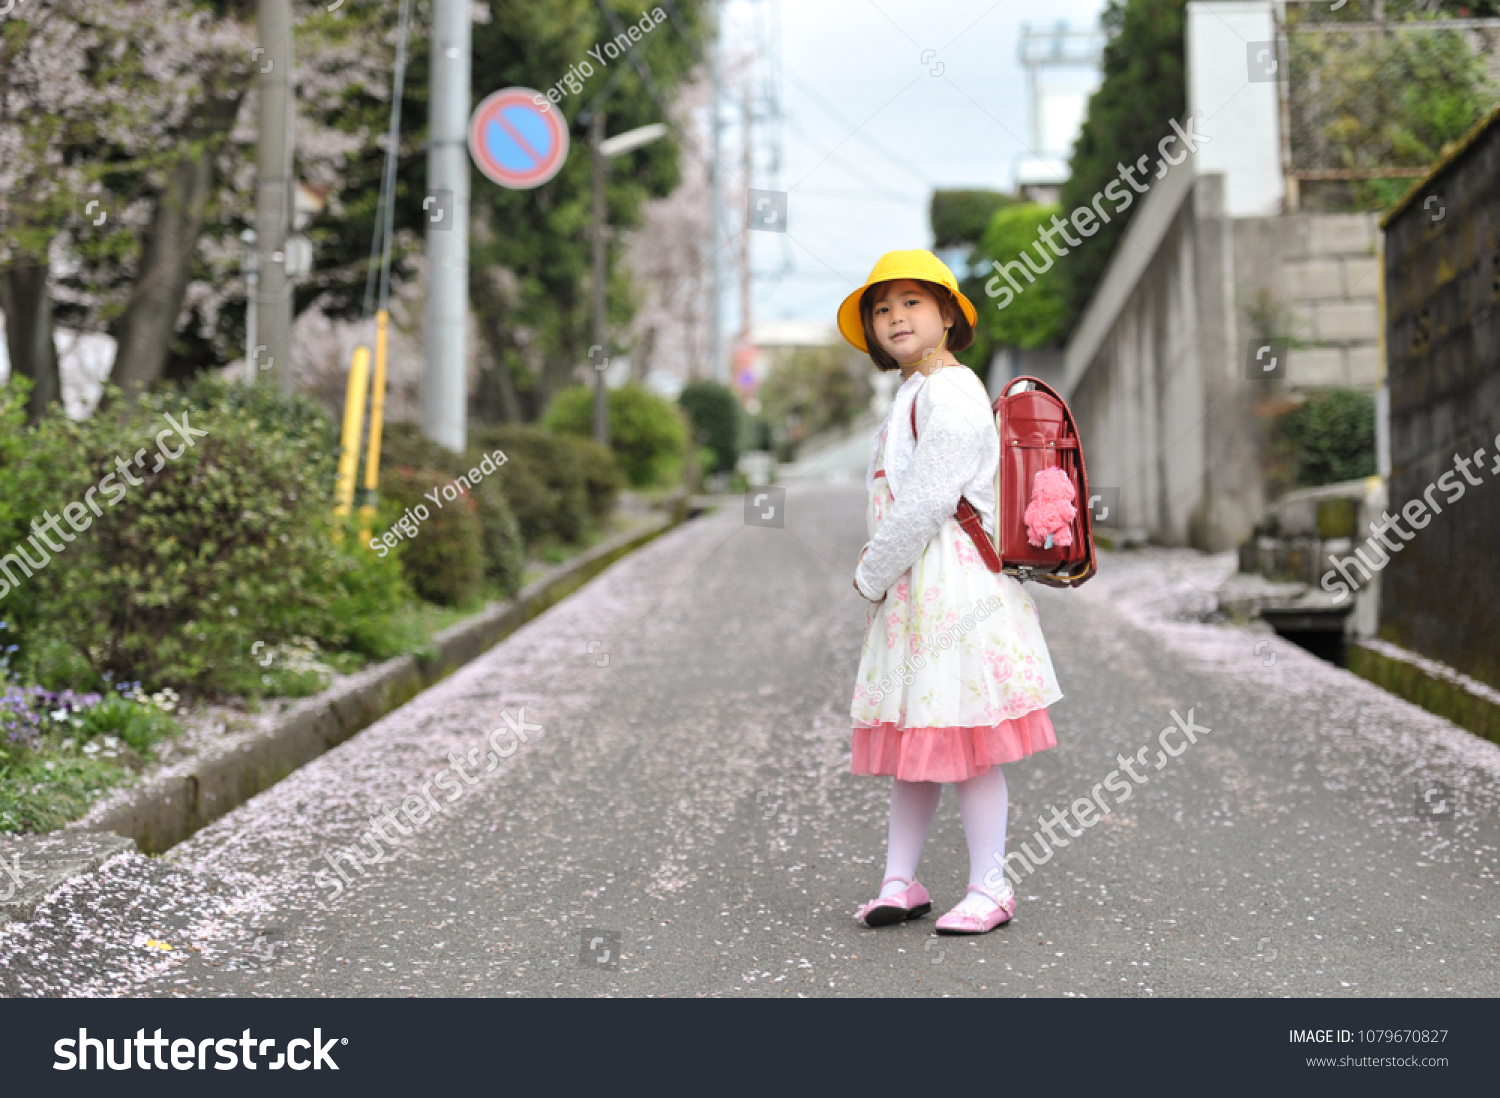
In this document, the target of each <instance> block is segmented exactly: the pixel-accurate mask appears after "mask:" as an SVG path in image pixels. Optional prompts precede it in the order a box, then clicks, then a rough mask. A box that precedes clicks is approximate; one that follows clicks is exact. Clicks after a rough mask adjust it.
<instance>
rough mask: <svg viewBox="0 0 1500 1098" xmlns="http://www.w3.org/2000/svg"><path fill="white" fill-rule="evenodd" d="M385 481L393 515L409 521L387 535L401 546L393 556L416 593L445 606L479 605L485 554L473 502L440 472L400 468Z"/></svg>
mask: <svg viewBox="0 0 1500 1098" xmlns="http://www.w3.org/2000/svg"><path fill="white" fill-rule="evenodd" d="M381 479H382V482H383V489H382V490H383V493H384V495H385V498H386V499H387V500H388V501H390V504H391V507H390V511H389V513H390V514H392V515H397V514H400V515H404V516H405V520H404V522H403V521H395V522H394V523H393V525H392V527H391V528H390V529H389V530H387V531H386V535H389V536H390V540H394V541H395V542H396V544H395V547H394V550H393V552H394V555H395V556H397V557H398V558H399V559H400V561H401V567H402V569H403V571H405V573H406V578H407V580H408V581H409V582H410V583H411V585H412V589H413V590H415V591H416V592H417V594H419V595H421V596H422V597H423V598H424V599H427V600H428V601H430V602H436V603H442V604H443V605H445V606H468V605H470V604H472V603H475V602H478V601H479V600H480V599H481V598H482V597H483V595H484V548H483V531H482V527H481V525H480V521H479V505H478V504H477V503H476V502H475V501H474V496H473V495H472V494H471V493H468V492H460V491H458V490H457V489H456V488H454V487H453V478H452V477H451V476H449V475H448V474H447V473H445V472H440V471H438V470H435V469H410V468H407V467H406V466H404V465H403V466H397V467H396V468H394V469H389V470H387V471H386V472H385V474H384V476H383V477H382V478H381ZM444 487H448V488H451V489H453V492H454V498H452V499H447V498H446V493H444V492H443V491H442V489H443V488H444ZM397 535H399V536H397ZM379 544H382V545H384V544H386V542H385V540H384V539H382V541H381V542H380V543H379ZM374 551H375V552H378V550H374Z"/></svg>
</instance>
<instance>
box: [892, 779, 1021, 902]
mask: <svg viewBox="0 0 1500 1098" xmlns="http://www.w3.org/2000/svg"><path fill="white" fill-rule="evenodd" d="M953 788H954V789H955V790H956V791H957V793H958V811H959V815H960V816H961V817H962V819H963V822H964V838H965V839H967V840H968V844H969V884H971V885H978V886H979V887H981V888H983V887H984V877H985V874H987V873H988V872H989V871H990V870H991V869H994V868H996V867H997V866H999V865H1000V859H1003V858H1004V857H1005V821H1006V814H1007V813H1008V811H1009V809H1010V801H1009V795H1008V792H1007V790H1006V787H1005V775H1004V774H1003V773H1001V771H1000V767H999V766H998V765H996V766H991V767H990V768H989V769H988V770H986V771H985V772H984V773H983V774H980V775H977V776H976V777H973V778H970V779H969V780H968V781H966V782H955V783H954V785H953ZM942 795H943V786H942V783H941V782H903V781H901V780H900V779H899V778H898V779H896V781H895V784H894V785H893V786H892V787H891V830H890V845H889V847H888V849H887V852H886V859H885V875H886V876H887V877H899V878H901V880H895V881H888V882H887V883H886V885H885V886H884V887H883V888H882V889H881V890H880V894H881V896H891V895H894V894H895V893H897V892H900V891H901V890H902V889H904V888H905V887H906V885H907V883H908V882H910V881H911V880H913V879H914V878H915V877H916V872H917V861H918V860H919V859H920V858H921V856H922V847H923V845H924V844H925V843H926V842H927V831H928V829H929V828H930V827H931V826H932V817H933V816H934V815H936V813H937V807H938V801H939V799H941V797H942ZM1005 887H1008V886H1002V889H1001V891H1000V892H999V895H1000V896H1002V897H1003V896H1004V894H1005V893H1004V888H1005ZM992 891H993V890H992ZM994 906H995V905H994V903H993V902H992V901H990V900H989V899H987V898H986V897H985V896H984V894H983V893H979V892H970V893H968V894H967V895H966V896H965V897H964V901H963V903H961V904H960V905H959V907H960V908H961V909H963V910H968V911H973V912H975V913H976V914H979V915H984V914H987V913H988V912H989V911H991V910H992V909H993V908H994Z"/></svg>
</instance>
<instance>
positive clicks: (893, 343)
mask: <svg viewBox="0 0 1500 1098" xmlns="http://www.w3.org/2000/svg"><path fill="white" fill-rule="evenodd" d="M870 321H871V324H870V326H871V327H872V328H873V329H874V330H875V338H876V339H878V340H880V345H881V347H883V348H884V349H885V350H886V351H887V352H888V353H889V354H890V356H891V357H892V358H894V359H895V360H896V362H897V363H898V364H900V365H901V366H903V367H906V366H910V365H912V364H913V363H916V362H919V361H921V360H922V359H923V358H924V357H926V356H927V355H930V354H932V352H933V351H935V350H937V347H938V344H939V343H940V342H941V341H942V338H943V331H944V329H945V328H946V327H947V325H948V320H947V318H945V317H944V316H943V312H942V309H941V307H940V306H939V305H938V300H937V297H936V296H935V295H934V294H933V292H932V291H931V290H930V289H928V288H927V287H926V286H925V285H923V284H922V283H921V282H917V281H915V280H914V279H910V278H900V279H897V280H896V281H894V282H887V283H885V284H884V285H883V286H881V287H880V288H879V289H878V290H877V291H876V294H875V300H874V302H873V306H872V308H871V310H870Z"/></svg>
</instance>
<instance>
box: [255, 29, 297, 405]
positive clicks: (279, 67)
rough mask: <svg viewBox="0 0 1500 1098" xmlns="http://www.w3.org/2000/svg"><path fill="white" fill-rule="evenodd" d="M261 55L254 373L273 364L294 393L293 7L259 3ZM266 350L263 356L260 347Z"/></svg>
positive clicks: (258, 59)
mask: <svg viewBox="0 0 1500 1098" xmlns="http://www.w3.org/2000/svg"><path fill="white" fill-rule="evenodd" d="M258 3H259V6H258V8H257V10H256V33H257V34H258V35H259V37H260V47H259V48H258V49H257V50H256V53H255V63H256V67H257V77H256V90H257V91H258V93H259V95H260V135H259V147H258V149H257V155H256V185H255V228H256V235H255V250H256V269H257V272H258V278H257V285H256V288H255V293H254V307H255V338H256V339H258V340H259V341H260V342H259V343H257V344H256V345H255V346H253V347H251V348H249V353H250V369H251V370H252V371H255V372H257V373H258V372H259V363H262V362H266V363H269V365H270V369H271V370H272V371H274V374H275V377H276V383H277V385H278V386H279V387H280V389H281V391H282V392H283V393H290V392H291V391H292V283H291V279H290V278H288V277H287V269H286V238H287V231H288V229H289V228H290V227H291V215H292V90H291V75H292V5H291V0H258ZM261 347H264V348H265V350H263V351H261V350H260V348H261Z"/></svg>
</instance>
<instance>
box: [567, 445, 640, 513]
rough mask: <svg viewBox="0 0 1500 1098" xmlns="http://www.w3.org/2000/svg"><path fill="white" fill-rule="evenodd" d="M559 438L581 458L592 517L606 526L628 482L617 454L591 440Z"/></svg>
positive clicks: (585, 489) (580, 462) (580, 463)
mask: <svg viewBox="0 0 1500 1098" xmlns="http://www.w3.org/2000/svg"><path fill="white" fill-rule="evenodd" d="M559 437H560V438H561V439H562V440H563V441H564V442H566V443H567V444H568V447H569V448H570V449H571V450H572V451H573V452H574V453H575V454H577V455H578V465H579V468H580V469H582V470H583V490H584V492H585V493H587V495H588V500H589V514H590V515H592V516H593V518H594V521H595V522H603V521H604V520H605V519H607V518H608V517H609V515H610V512H612V511H613V510H614V509H615V500H616V498H617V497H618V496H619V494H620V487H621V485H623V484H624V482H625V478H624V476H623V475H622V474H621V472H620V463H619V462H618V461H616V460H615V455H614V451H613V450H611V449H610V448H609V447H608V446H600V445H599V444H598V443H597V442H595V441H594V440H593V439H591V438H579V437H578V436H577V435H560V436H559Z"/></svg>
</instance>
